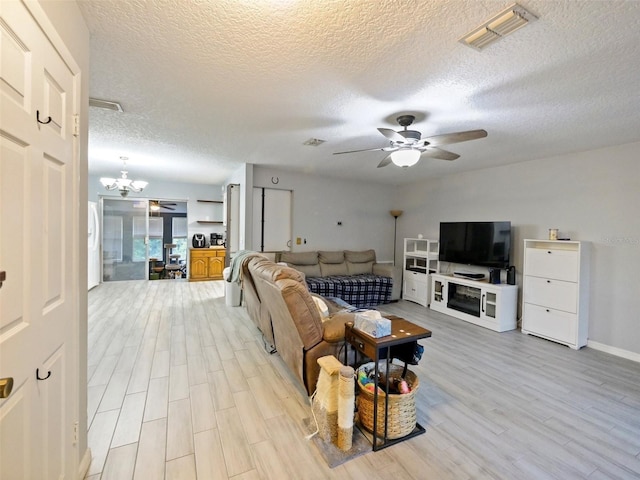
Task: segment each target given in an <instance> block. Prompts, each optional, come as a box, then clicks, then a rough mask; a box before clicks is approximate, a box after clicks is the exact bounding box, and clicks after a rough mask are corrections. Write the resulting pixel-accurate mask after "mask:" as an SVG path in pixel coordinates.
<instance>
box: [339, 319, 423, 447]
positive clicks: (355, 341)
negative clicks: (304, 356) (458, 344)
mask: <svg viewBox="0 0 640 480" xmlns="http://www.w3.org/2000/svg"><path fill="white" fill-rule="evenodd" d="M385 318H388V319H389V320H391V335H387V336H385V337H380V338H374V337H372V336H370V335H367V334H366V333H364V332H363V331H361V330H358V329H356V328H354V327H353V323H352V322H348V323H347V324H346V325H345V334H344V338H345V349H344V350H345V351H344V362H345V365H346V364H348V360H347V358H348V353H349V352H348V346H349V345H352V346H353V347H354V348H355V350H356V351H358V352H360V353H361V354H363V355H365V356H366V357H368V358H370V359H372V360H373V361H374V365H375V367H374V368H375V378H378V373H379V370H378V368H379V366H378V362H379V360H380V352H381V351H382V350H383V349H385V348H386V349H387V355H386V369H387V371H386V378H387V382H388V381H389V362H390V350H389V348H390V347H394V346H397V345H403V344H405V343H409V342H415V341H416V340H420V339H422V338H429V337H430V336H431V330H427V329H426V328H422V327H421V326H419V325H416V324H415V323H411V322H410V321H408V320H405V319H404V318H400V317H397V316H395V315H388V316H386V317H385ZM387 387H388V385H387ZM387 391H388V388H387ZM388 410H389V402H385V410H384V436H383V437H382V441H381V443H380V444H378V442H377V439H378V435H377V432H378V389H377V388H375V389H374V394H373V441H372V443H373V450H374V451H376V450H380V449H382V448H386V447H390V446H391V445H395V444H396V443H399V442H402V441H404V440H407V439H409V438H412V437H415V436H416V435H420V434H422V433H424V432H425V430H424V427H422V426H421V425H420V424H419V423H416V428H414V429H413V431H412V432H411V433H409V434H408V435H406V436H404V437H401V438H397V439H393V440H390V439H389V438H388V437H387V423H388V418H389V416H388V413H389V412H388Z"/></svg>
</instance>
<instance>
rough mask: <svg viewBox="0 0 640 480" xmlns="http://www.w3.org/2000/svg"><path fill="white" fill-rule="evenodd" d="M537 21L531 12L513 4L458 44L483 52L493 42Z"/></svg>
mask: <svg viewBox="0 0 640 480" xmlns="http://www.w3.org/2000/svg"><path fill="white" fill-rule="evenodd" d="M537 19H538V17H536V16H535V15H533V14H532V13H531V12H528V11H527V10H525V9H524V8H523V7H521V6H520V5H518V4H517V3H514V4H513V5H511V6H510V7H509V8H507V9H505V10H503V11H501V12H500V13H498V14H497V15H495V16H494V17H492V18H490V19H489V20H487V21H486V22H484V23H483V24H482V25H480V26H479V27H478V28H476V29H475V30H473V31H472V32H470V33H468V34H466V35H465V36H464V37H462V38H461V39H460V43H462V44H464V45H467V46H469V47H471V48H475V49H476V50H483V49H484V48H486V47H488V46H489V45H491V44H492V43H493V42H496V41H498V40H500V39H501V38H502V37H506V36H507V35H509V34H510V33H513V32H515V31H516V30H518V29H519V28H521V27H524V26H525V25H527V24H528V23H530V22H534V21H536V20H537Z"/></svg>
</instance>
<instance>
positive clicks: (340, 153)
mask: <svg viewBox="0 0 640 480" xmlns="http://www.w3.org/2000/svg"><path fill="white" fill-rule="evenodd" d="M385 148H388V147H384V148H365V149H364V150H349V151H348V152H333V154H334V155H342V154H343V153H358V152H379V151H384V150H385Z"/></svg>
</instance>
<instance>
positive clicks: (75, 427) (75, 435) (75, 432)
mask: <svg viewBox="0 0 640 480" xmlns="http://www.w3.org/2000/svg"><path fill="white" fill-rule="evenodd" d="M79 428H80V425H79V424H78V422H74V424H73V444H74V445H76V444H77V443H78V429H79Z"/></svg>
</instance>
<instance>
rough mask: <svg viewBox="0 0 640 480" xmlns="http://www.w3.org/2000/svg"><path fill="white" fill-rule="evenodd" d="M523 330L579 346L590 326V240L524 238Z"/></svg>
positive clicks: (584, 343)
mask: <svg viewBox="0 0 640 480" xmlns="http://www.w3.org/2000/svg"><path fill="white" fill-rule="evenodd" d="M523 275H524V279H523V290H522V332H523V333H527V334H530V335H536V336H539V337H542V338H546V339H548V340H553V341H554V342H558V343H562V344H564V345H568V346H569V347H571V348H574V349H576V350H577V349H579V348H580V347H583V346H585V345H586V344H587V336H588V330H589V243H588V242H574V241H564V240H525V241H524V272H523Z"/></svg>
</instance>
